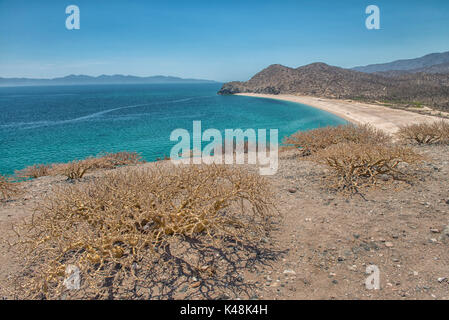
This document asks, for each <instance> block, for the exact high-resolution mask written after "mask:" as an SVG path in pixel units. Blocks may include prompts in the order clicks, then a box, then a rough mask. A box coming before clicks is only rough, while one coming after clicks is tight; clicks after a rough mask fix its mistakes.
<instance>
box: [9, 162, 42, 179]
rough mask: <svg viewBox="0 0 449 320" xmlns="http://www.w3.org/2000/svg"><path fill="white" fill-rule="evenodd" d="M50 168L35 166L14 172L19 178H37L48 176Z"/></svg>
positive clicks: (40, 165)
mask: <svg viewBox="0 0 449 320" xmlns="http://www.w3.org/2000/svg"><path fill="white" fill-rule="evenodd" d="M50 169H51V166H50V165H47V164H35V165H32V166H29V167H26V168H24V169H22V170H18V171H16V172H15V175H16V177H19V178H39V177H44V176H48V175H49V174H50Z"/></svg>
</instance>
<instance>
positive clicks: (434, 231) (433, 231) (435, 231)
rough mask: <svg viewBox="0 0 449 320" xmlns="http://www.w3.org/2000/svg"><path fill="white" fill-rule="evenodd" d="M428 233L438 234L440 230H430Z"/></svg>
mask: <svg viewBox="0 0 449 320" xmlns="http://www.w3.org/2000/svg"><path fill="white" fill-rule="evenodd" d="M430 232H432V233H440V230H438V229H430Z"/></svg>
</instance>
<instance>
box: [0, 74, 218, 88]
mask: <svg viewBox="0 0 449 320" xmlns="http://www.w3.org/2000/svg"><path fill="white" fill-rule="evenodd" d="M214 82H215V81H212V80H202V79H183V78H178V77H169V76H150V77H137V76H125V75H121V74H117V75H101V76H98V77H91V76H86V75H69V76H66V77H61V78H53V79H30V78H0V86H50V85H83V84H151V83H214Z"/></svg>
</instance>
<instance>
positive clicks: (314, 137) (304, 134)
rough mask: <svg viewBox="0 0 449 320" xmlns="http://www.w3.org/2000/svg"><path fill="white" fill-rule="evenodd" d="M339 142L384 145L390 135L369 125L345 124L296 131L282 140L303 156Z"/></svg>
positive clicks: (388, 141)
mask: <svg viewBox="0 0 449 320" xmlns="http://www.w3.org/2000/svg"><path fill="white" fill-rule="evenodd" d="M339 143H358V144H371V145H384V144H389V143H391V137H390V136H389V135H387V134H386V133H384V132H383V131H381V130H378V129H376V128H374V127H372V126H369V125H358V126H356V125H352V124H347V125H341V126H337V127H325V128H318V129H314V130H310V131H298V132H296V133H294V134H292V135H291V136H289V137H287V138H285V139H284V141H283V144H284V145H286V146H287V148H294V149H298V150H300V152H301V155H303V156H309V155H311V154H313V153H316V152H318V151H320V150H323V149H326V148H328V147H330V146H332V145H336V144H339Z"/></svg>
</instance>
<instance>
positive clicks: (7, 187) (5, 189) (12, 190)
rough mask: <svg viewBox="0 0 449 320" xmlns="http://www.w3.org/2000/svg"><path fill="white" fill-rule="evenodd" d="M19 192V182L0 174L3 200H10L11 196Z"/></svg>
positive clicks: (0, 188) (0, 189)
mask: <svg viewBox="0 0 449 320" xmlns="http://www.w3.org/2000/svg"><path fill="white" fill-rule="evenodd" d="M18 193H19V188H18V187H17V183H14V182H11V181H10V179H9V178H8V177H5V176H3V175H1V174H0V194H1V198H0V200H1V201H5V200H9V199H10V198H11V197H13V196H15V195H17V194H18Z"/></svg>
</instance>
